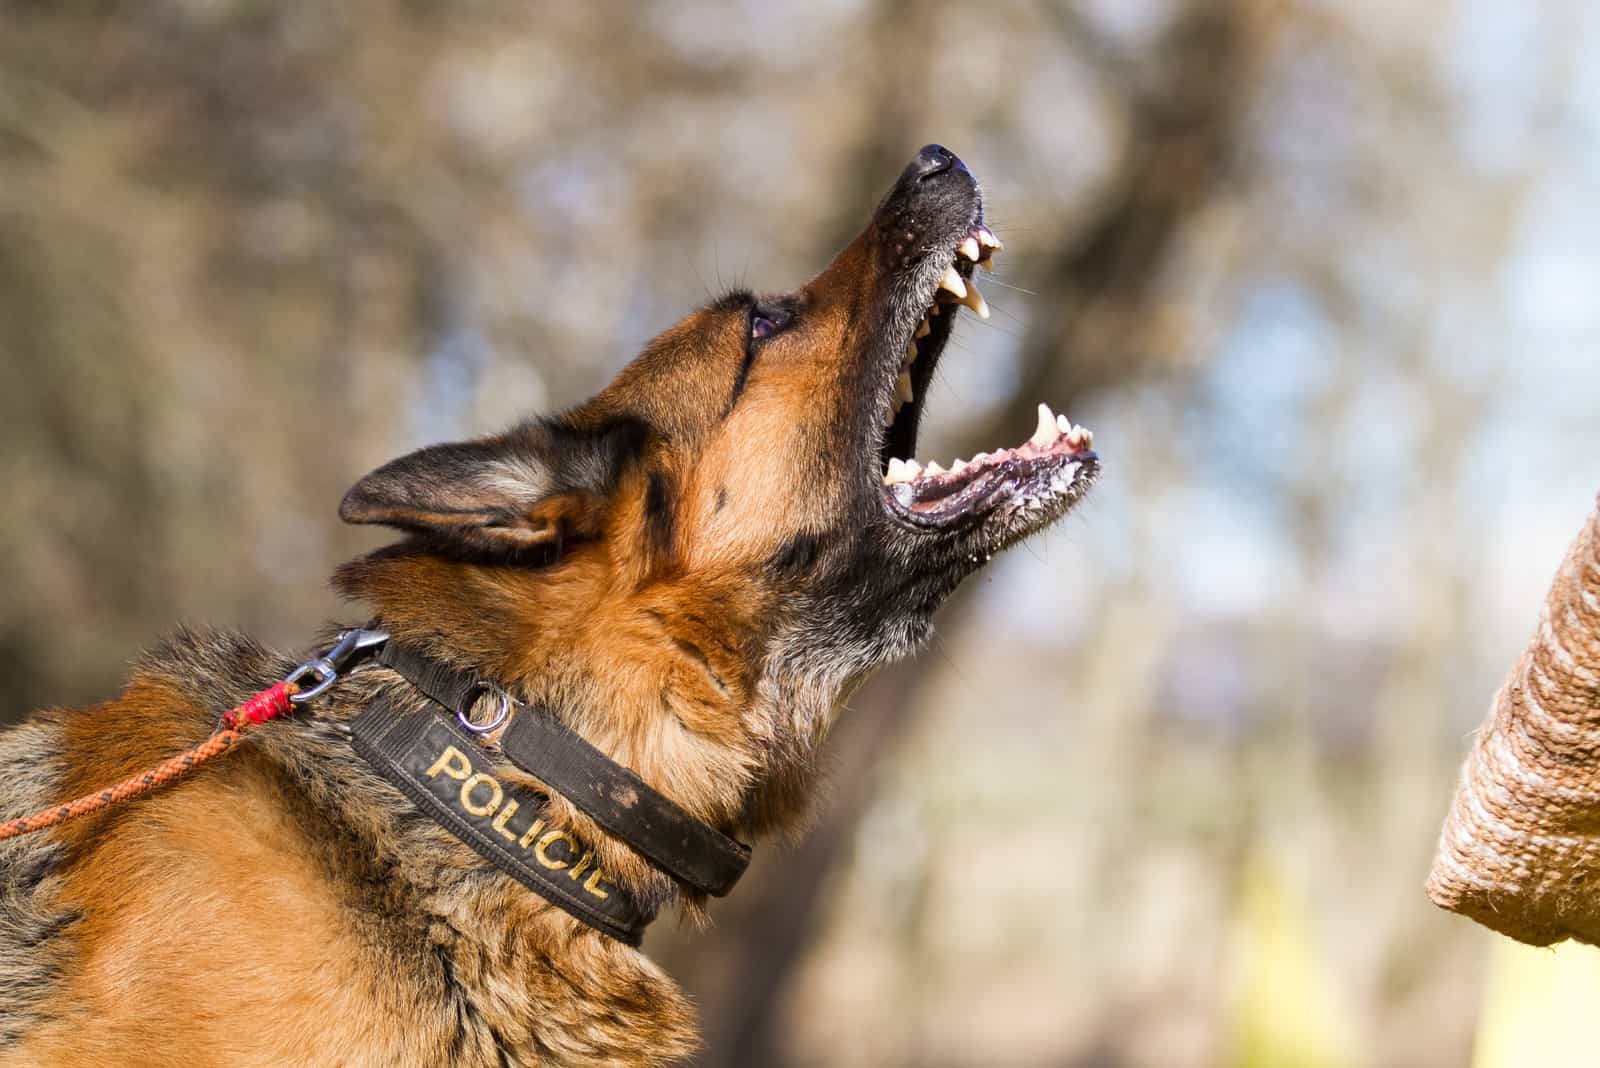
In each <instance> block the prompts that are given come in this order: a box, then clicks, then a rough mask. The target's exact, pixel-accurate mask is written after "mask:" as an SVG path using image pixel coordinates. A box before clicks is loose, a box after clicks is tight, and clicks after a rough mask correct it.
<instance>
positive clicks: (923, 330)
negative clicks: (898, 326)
mask: <svg viewBox="0 0 1600 1068" xmlns="http://www.w3.org/2000/svg"><path fill="white" fill-rule="evenodd" d="M931 333H933V327H931V326H929V325H928V320H927V319H923V320H922V322H920V323H918V324H917V332H916V334H915V335H913V336H915V337H918V338H924V337H927V336H928V335H929V334H931Z"/></svg>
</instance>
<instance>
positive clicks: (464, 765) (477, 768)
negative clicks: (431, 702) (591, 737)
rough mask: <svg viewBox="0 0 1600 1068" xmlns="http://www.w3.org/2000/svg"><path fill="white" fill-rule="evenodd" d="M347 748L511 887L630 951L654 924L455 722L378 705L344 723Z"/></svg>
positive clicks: (384, 701) (539, 799) (533, 795)
mask: <svg viewBox="0 0 1600 1068" xmlns="http://www.w3.org/2000/svg"><path fill="white" fill-rule="evenodd" d="M350 743H351V745H352V746H353V747H354V748H355V751H356V752H357V753H359V754H360V755H361V756H362V758H363V759H365V760H366V761H367V763H368V764H370V765H372V769H373V770H374V771H375V772H377V773H378V774H379V775H381V776H383V778H385V779H386V780H388V781H389V782H390V783H391V784H393V785H394V786H395V787H396V788H397V789H398V790H399V791H400V792H401V793H403V794H405V795H406V796H407V797H408V798H410V799H411V802H412V803H413V804H414V805H416V806H417V808H418V809H419V810H420V811H421V812H422V813H423V814H424V815H426V816H428V817H429V818H430V819H432V820H433V821H434V822H435V823H437V824H439V825H440V826H441V827H443V828H444V829H445V830H447V831H449V832H450V833H451V834H453V835H454V836H455V837H456V838H458V839H459V840H461V841H462V842H465V843H466V844H467V845H469V846H471V847H472V848H473V849H474V850H475V851H476V852H477V853H478V855H479V856H481V857H483V858H484V859H485V860H487V861H489V862H490V863H491V864H493V865H494V866H495V867H497V868H499V869H500V870H501V871H503V872H505V873H506V874H507V875H510V876H511V877H512V878H513V879H516V880H517V881H518V882H520V883H522V884H523V885H524V886H526V887H528V889H530V890H533V891H534V892H536V893H537V894H539V896H541V897H543V898H544V899H545V900H546V901H549V902H550V903H551V904H553V905H555V906H557V907H559V908H561V909H563V910H565V911H566V912H567V913H569V914H570V915H572V916H573V917H575V918H576V919H579V920H582V921H583V922H584V923H586V924H588V925H589V926H590V927H593V928H594V929H595V930H597V931H600V932H602V933H604V934H608V935H610V936H611V937H612V938H615V939H617V940H619V941H621V942H625V943H627V944H628V945H630V946H636V945H638V944H639V941H640V939H641V938H642V937H643V935H644V929H645V927H646V926H647V925H648V924H649V923H650V921H651V920H653V919H654V918H655V914H654V911H653V910H649V909H645V908H643V907H642V906H640V904H639V903H638V902H637V901H635V900H634V898H633V897H632V895H630V894H628V893H627V892H626V891H625V890H624V889H623V888H622V887H621V886H618V885H617V884H615V883H614V882H612V881H611V877H610V875H609V873H607V872H606V870H605V869H604V868H603V867H602V866H601V865H600V864H599V863H598V862H597V858H596V857H595V854H594V850H593V849H592V848H591V847H589V846H587V845H585V844H584V843H583V842H582V841H580V840H579V839H578V837H577V836H576V835H574V834H573V833H572V832H571V831H569V830H567V829H566V828H564V827H561V826H558V825H553V824H551V823H550V822H549V820H548V819H547V818H546V816H545V815H544V811H545V802H546V801H547V800H548V798H547V797H546V796H545V795H544V794H541V793H538V792H536V791H533V790H527V789H524V788H522V787H519V786H515V785H513V784H512V783H510V782H509V781H507V780H506V778H505V776H504V774H503V773H502V771H501V769H502V768H504V766H505V765H504V764H503V763H502V762H500V761H498V760H496V759H495V754H494V753H493V752H492V751H490V750H488V749H485V748H484V747H483V746H482V745H480V744H479V743H478V741H477V740H476V739H475V738H473V737H472V735H471V734H470V733H468V732H467V731H466V730H464V729H462V727H461V726H460V725H459V724H457V723H456V721H455V720H454V719H453V718H449V717H446V716H434V715H428V714H426V713H424V714H421V715H419V714H417V713H415V712H404V711H402V710H400V709H399V708H396V707H395V704H394V702H392V701H391V700H389V699H388V698H385V697H379V698H378V699H377V700H375V701H373V702H371V703H370V704H368V705H367V707H366V708H365V709H363V710H362V712H361V713H360V715H358V716H356V718H355V719H353V720H351V721H350Z"/></svg>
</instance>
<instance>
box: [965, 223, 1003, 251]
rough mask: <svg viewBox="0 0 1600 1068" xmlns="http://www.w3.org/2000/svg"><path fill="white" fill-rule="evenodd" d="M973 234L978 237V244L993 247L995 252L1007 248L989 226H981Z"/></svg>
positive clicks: (988, 247)
mask: <svg viewBox="0 0 1600 1068" xmlns="http://www.w3.org/2000/svg"><path fill="white" fill-rule="evenodd" d="M973 234H974V235H975V236H976V237H977V239H978V244H980V245H982V246H983V247H984V248H987V249H993V250H994V251H995V252H999V251H1000V250H1002V249H1004V248H1005V246H1004V245H1002V244H1001V243H1000V239H999V238H998V237H995V236H994V231H993V230H990V229H989V228H988V227H987V226H979V227H978V228H977V229H976V230H974V231H973Z"/></svg>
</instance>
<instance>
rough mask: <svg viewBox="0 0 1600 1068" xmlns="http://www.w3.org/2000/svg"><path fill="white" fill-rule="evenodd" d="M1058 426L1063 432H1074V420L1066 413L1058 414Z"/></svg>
mask: <svg viewBox="0 0 1600 1068" xmlns="http://www.w3.org/2000/svg"><path fill="white" fill-rule="evenodd" d="M1056 428H1057V429H1059V430H1060V431H1061V432H1062V433H1063V434H1070V433H1072V420H1071V419H1068V418H1067V417H1066V416H1065V415H1058V416H1056Z"/></svg>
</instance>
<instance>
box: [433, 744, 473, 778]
mask: <svg viewBox="0 0 1600 1068" xmlns="http://www.w3.org/2000/svg"><path fill="white" fill-rule="evenodd" d="M441 771H442V772H444V773H445V774H446V775H448V776H449V777H450V778H452V779H458V780H459V779H465V778H466V777H467V776H468V775H471V774H472V761H470V760H468V759H467V754H465V753H463V752H462V751H461V750H459V749H457V748H456V747H455V746H453V745H447V746H445V747H444V752H442V753H440V754H439V759H438V760H435V761H434V762H433V766H432V767H430V768H429V769H428V772H427V774H428V778H430V779H437V778H438V777H439V773H440V772H441Z"/></svg>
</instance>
